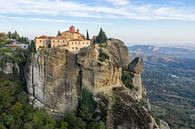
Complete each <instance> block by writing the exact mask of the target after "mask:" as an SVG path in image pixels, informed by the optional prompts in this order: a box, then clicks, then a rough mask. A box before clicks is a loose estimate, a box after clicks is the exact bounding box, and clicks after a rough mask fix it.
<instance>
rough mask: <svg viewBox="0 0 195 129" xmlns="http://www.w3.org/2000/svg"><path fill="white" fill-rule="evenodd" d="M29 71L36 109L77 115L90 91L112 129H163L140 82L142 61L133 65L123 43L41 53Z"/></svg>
mask: <svg viewBox="0 0 195 129" xmlns="http://www.w3.org/2000/svg"><path fill="white" fill-rule="evenodd" d="M27 68H28V71H27V87H28V92H29V95H30V102H31V104H32V105H33V106H34V107H38V108H44V109H47V110H49V111H51V112H53V113H63V112H68V111H76V110H77V108H78V105H79V102H80V100H81V99H82V89H84V88H85V89H88V90H89V91H90V92H92V94H93V99H94V100H95V102H96V103H97V107H96V111H98V112H99V113H100V114H101V116H103V117H105V122H106V128H107V129H153V128H158V125H157V124H156V122H155V120H154V118H153V117H152V116H151V114H150V113H149V110H150V109H149V103H148V101H147V98H146V91H145V89H144V86H143V84H142V80H141V73H142V72H143V62H142V60H141V59H139V58H136V59H134V60H133V61H132V62H130V57H129V51H128V48H127V47H126V46H125V45H124V43H123V42H121V41H120V40H116V39H110V40H108V41H107V43H106V44H101V45H92V46H90V47H88V48H84V49H82V50H81V51H80V53H78V54H72V53H70V52H68V51H66V50H62V49H50V50H44V51H40V52H38V53H36V54H35V55H33V56H32V58H31V61H30V62H29V63H28V65H27ZM103 114H104V115H103ZM105 114H106V115H105Z"/></svg>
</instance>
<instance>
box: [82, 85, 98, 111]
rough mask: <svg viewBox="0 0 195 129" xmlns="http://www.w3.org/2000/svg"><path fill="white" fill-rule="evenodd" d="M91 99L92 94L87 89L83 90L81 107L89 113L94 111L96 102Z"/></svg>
mask: <svg viewBox="0 0 195 129" xmlns="http://www.w3.org/2000/svg"><path fill="white" fill-rule="evenodd" d="M92 97H93V95H92V93H91V92H90V91H89V90H88V89H86V88H83V90H82V101H81V105H82V106H83V107H84V108H86V109H88V110H89V111H90V112H94V110H95V109H96V102H95V101H94V100H93V98H92Z"/></svg>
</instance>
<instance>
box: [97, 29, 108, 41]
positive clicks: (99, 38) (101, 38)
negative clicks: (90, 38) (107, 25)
mask: <svg viewBox="0 0 195 129" xmlns="http://www.w3.org/2000/svg"><path fill="white" fill-rule="evenodd" d="M106 41H107V36H106V34H105V32H104V31H103V30H102V28H100V32H99V35H98V36H97V37H96V42H97V43H105V42H106Z"/></svg>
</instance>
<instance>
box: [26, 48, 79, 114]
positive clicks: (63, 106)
mask: <svg viewBox="0 0 195 129" xmlns="http://www.w3.org/2000/svg"><path fill="white" fill-rule="evenodd" d="M78 75H79V67H78V65H77V62H76V55H74V54H71V53H69V52H68V51H64V50H60V49H53V50H48V51H40V52H39V53H36V54H35V55H33V56H32V60H31V62H29V64H28V71H27V88H28V92H29V95H30V102H31V104H32V105H33V106H34V107H38V108H45V109H48V110H50V111H52V112H56V113H63V112H67V111H74V110H76V108H77V104H78V97H79V95H78V90H79V88H78V80H79V77H78Z"/></svg>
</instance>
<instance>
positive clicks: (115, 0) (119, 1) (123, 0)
mask: <svg viewBox="0 0 195 129" xmlns="http://www.w3.org/2000/svg"><path fill="white" fill-rule="evenodd" d="M107 1H108V2H109V3H112V4H114V5H128V4H129V1H128V0H107Z"/></svg>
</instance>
